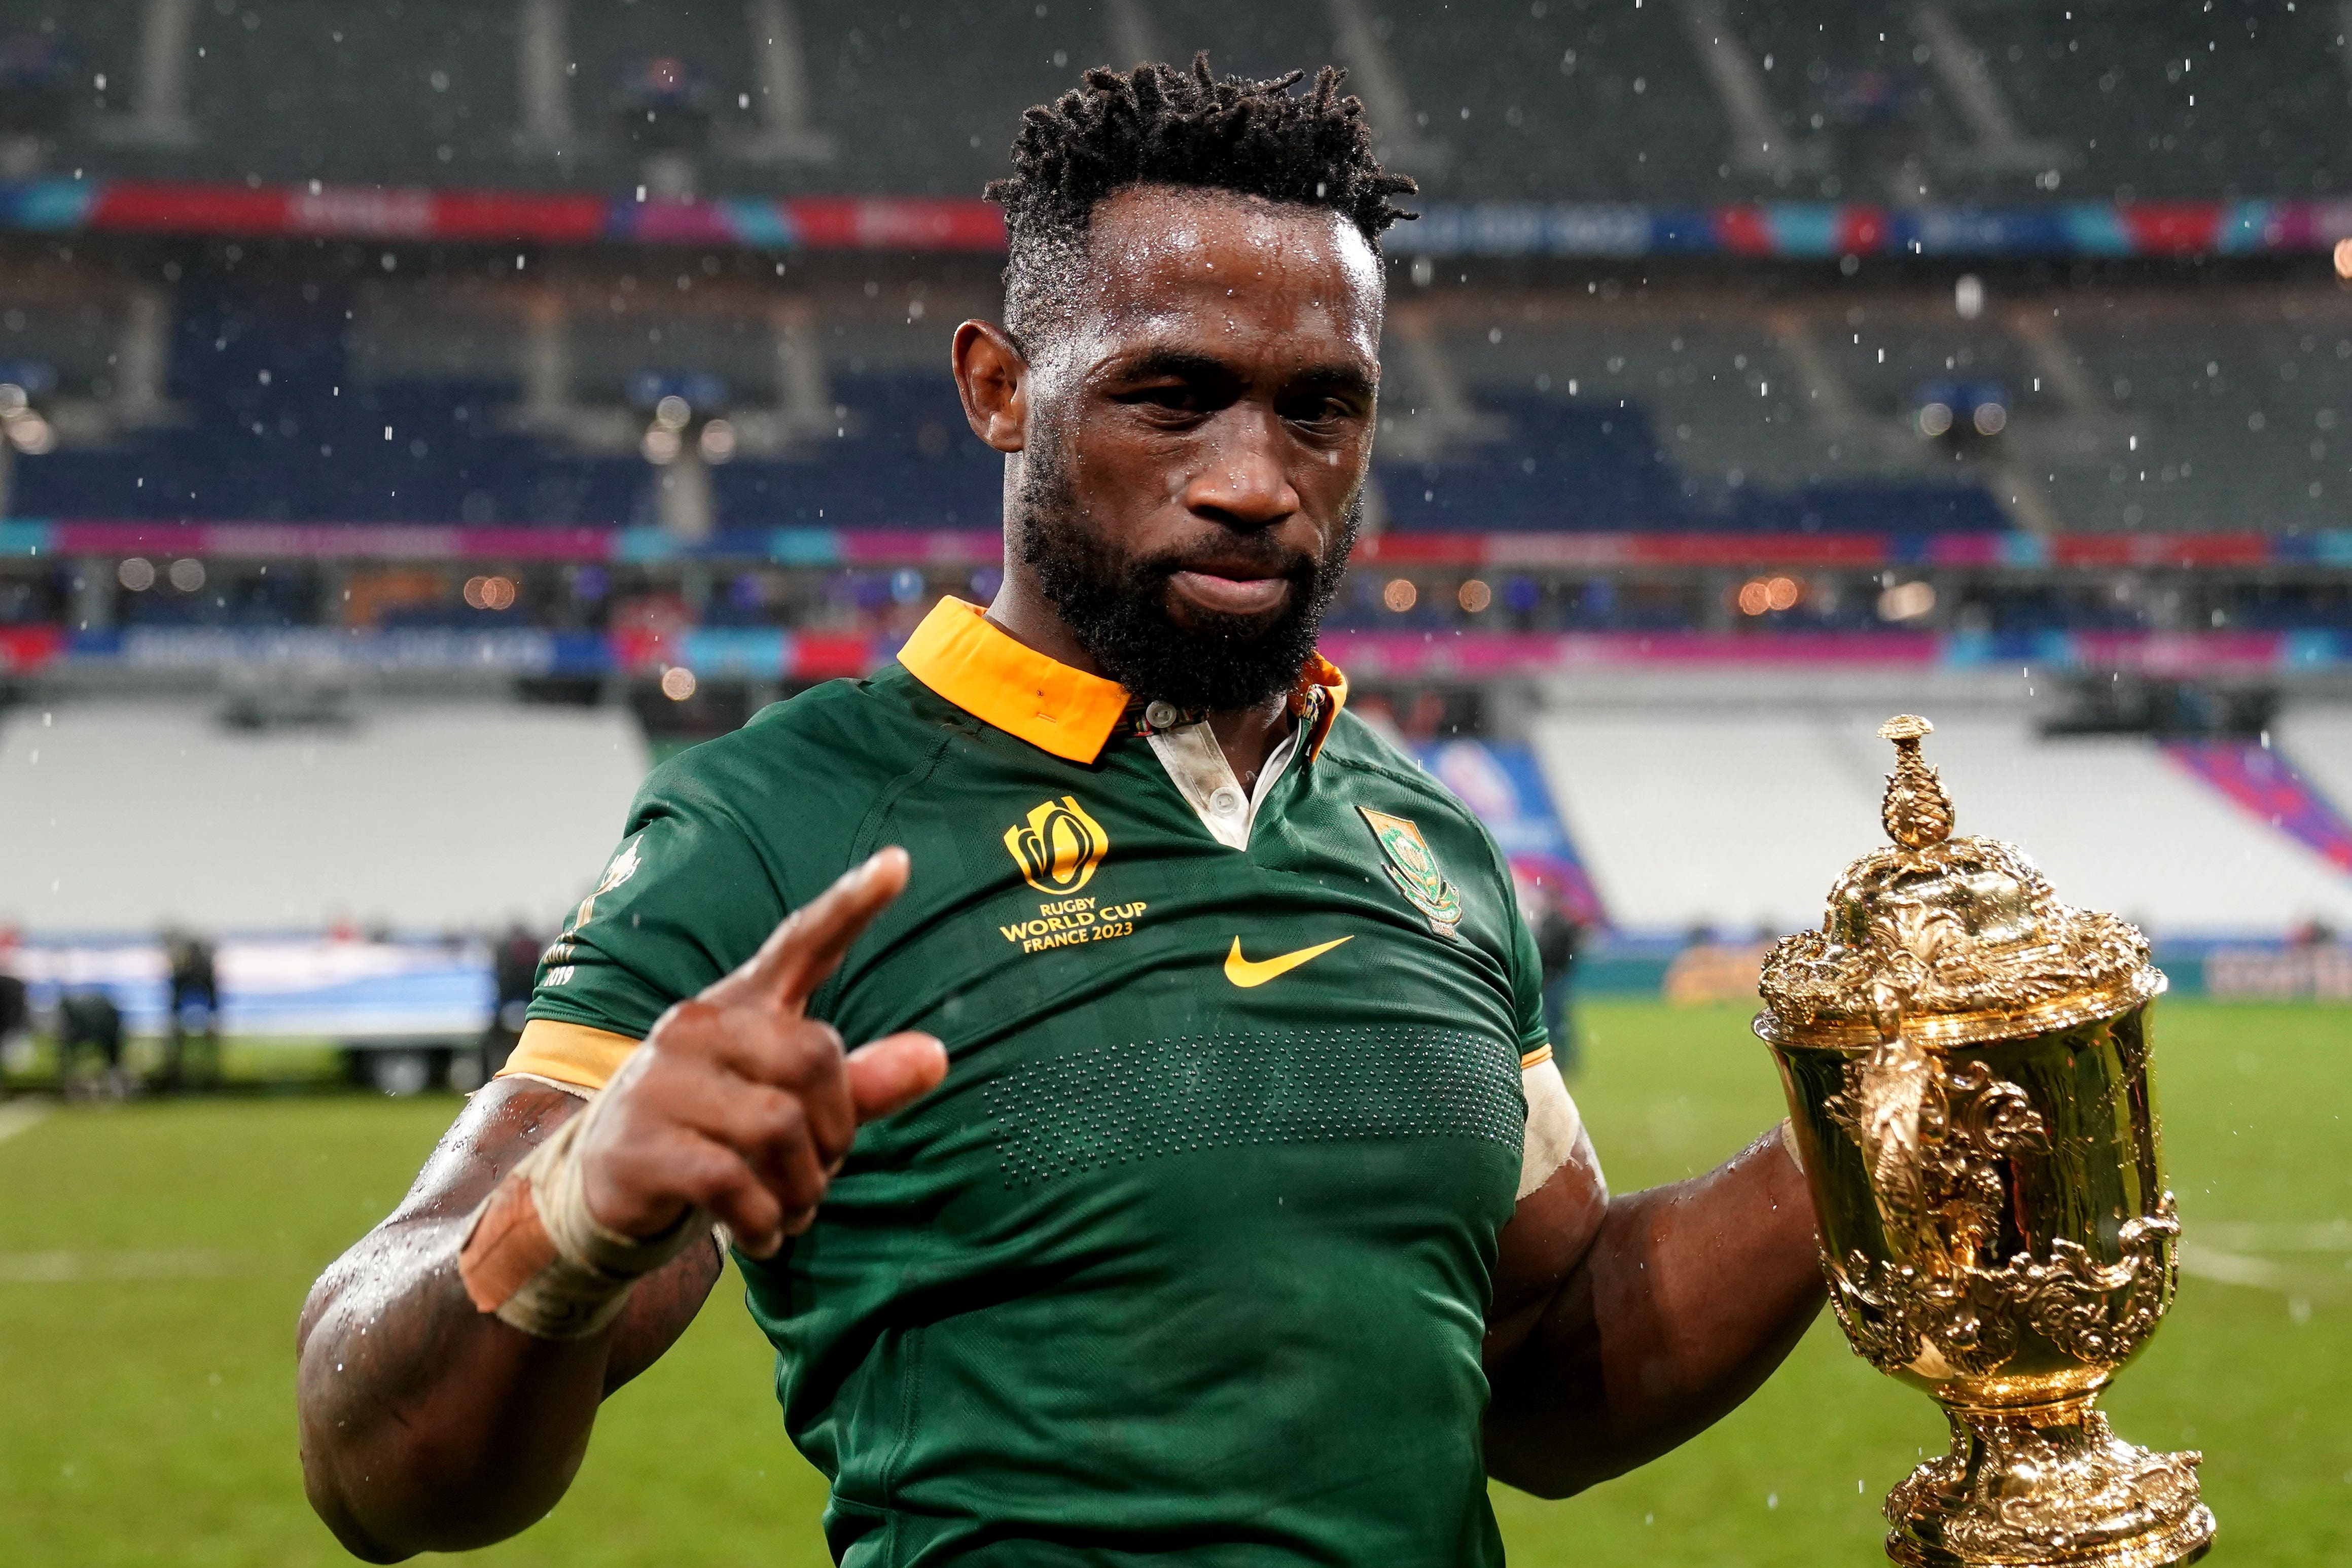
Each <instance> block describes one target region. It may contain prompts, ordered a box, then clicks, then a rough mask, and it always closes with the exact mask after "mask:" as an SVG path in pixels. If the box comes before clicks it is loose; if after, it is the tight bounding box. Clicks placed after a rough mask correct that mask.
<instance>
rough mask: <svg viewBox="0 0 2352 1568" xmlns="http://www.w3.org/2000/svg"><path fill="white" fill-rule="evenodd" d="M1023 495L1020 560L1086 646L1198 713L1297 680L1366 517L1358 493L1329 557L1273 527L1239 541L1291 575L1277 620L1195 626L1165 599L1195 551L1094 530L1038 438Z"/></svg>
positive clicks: (1249, 701) (1274, 570)
mask: <svg viewBox="0 0 2352 1568" xmlns="http://www.w3.org/2000/svg"><path fill="white" fill-rule="evenodd" d="M1020 500H1021V509H1022V513H1023V516H1022V518H1021V520H1020V552H1021V560H1022V562H1023V563H1024V564H1025V565H1026V566H1027V567H1028V568H1029V570H1030V572H1031V573H1032V574H1034V577H1035V579H1036V583H1037V587H1038V589H1039V591H1040V592H1042V593H1043V594H1044V595H1045V597H1046V599H1047V600H1048V601H1049V602H1050V603H1051V604H1052V605H1053V606H1054V608H1055V610H1057V611H1059V612H1060V613H1061V616H1062V619H1063V621H1064V622H1065V623H1066V625H1067V626H1069V628H1070V631H1071V634H1072V635H1073V636H1075V637H1076V638H1077V640H1078V645H1079V646H1080V647H1083V648H1085V649H1086V650H1087V652H1088V653H1090V654H1092V655H1093V656H1094V657H1095V660H1096V662H1097V663H1098V664H1100V665H1101V666H1102V667H1103V669H1104V670H1105V672H1106V673H1108V675H1109V676H1110V678H1111V679H1113V680H1116V681H1118V683H1119V684H1120V685H1121V686H1124V687H1125V688H1127V689H1128V692H1129V695H1131V696H1135V697H1139V698H1144V699H1147V700H1150V699H1160V700H1166V701H1169V702H1172V703H1174V704H1175V705H1176V706H1177V707H1179V708H1182V709H1187V710H1203V709H1206V710H1226V709H1234V708H1249V707H1254V706H1255V705H1256V704H1258V703H1260V702H1263V701H1265V700H1266V699H1267V698H1270V697H1272V696H1274V695H1276V693H1278V692H1286V691H1288V690H1289V689H1291V688H1292V687H1293V686H1294V685H1296V684H1297V680H1298V673H1299V671H1300V670H1301V669H1303V668H1306V665H1307V659H1308V658H1309V657H1311V656H1312V655H1313V654H1314V652H1315V634H1316V632H1317V631H1318V628H1320V626H1322V624H1323V612H1324V611H1325V610H1327V609H1328V608H1329V607H1330V605H1331V600H1332V598H1333V596H1334V595H1337V594H1338V593H1339V583H1340V580H1341V579H1342V578H1343V577H1344V576H1346V574H1347V570H1348V552H1349V549H1351V548H1352V547H1353V546H1354V544H1355V542H1356V529H1357V525H1358V524H1359V523H1360V521H1362V515H1363V501H1362V498H1361V497H1360V496H1359V497H1358V498H1356V499H1355V500H1350V501H1349V503H1348V510H1346V512H1345V513H1344V514H1342V517H1341V520H1340V521H1341V527H1340V531H1339V538H1338V539H1337V540H1336V541H1334V545H1335V548H1334V549H1333V550H1332V551H1331V552H1329V553H1328V555H1326V556H1324V557H1323V558H1322V559H1320V560H1318V559H1317V558H1316V557H1314V556H1312V555H1307V554H1301V553H1295V552H1286V551H1283V550H1281V549H1279V548H1278V547H1276V545H1275V544H1274V543H1273V542H1272V540H1271V538H1270V537H1269V536H1267V535H1264V534H1260V535H1257V536H1255V540H1254V541H1250V542H1245V543H1248V544H1254V545H1255V546H1258V547H1262V550H1263V553H1264V560H1263V564H1262V568H1261V569H1262V570H1263V573H1264V574H1265V575H1266V576H1268V577H1280V578H1282V579H1283V580H1284V581H1286V582H1287V583H1288V584H1290V588H1291V591H1290V595H1289V596H1288V598H1287V600H1286V602H1285V604H1284V606H1283V608H1282V610H1281V611H1280V613H1279V614H1277V615H1276V616H1275V617H1274V619H1272V620H1271V621H1260V620H1257V619H1255V618H1244V617H1239V616H1213V615H1208V616H1204V624H1203V625H1202V626H1200V627H1198V628H1193V627H1188V626H1180V625H1178V624H1177V623H1176V621H1175V620H1174V619H1173V618H1172V617H1171V616H1170V615H1169V614H1168V607H1167V606H1168V596H1167V595H1168V580H1169V578H1170V577H1171V576H1173V575H1174V574H1176V573H1178V572H1181V571H1183V570H1185V569H1186V566H1187V564H1188V563H1187V561H1186V559H1185V557H1184V556H1183V555H1181V553H1180V554H1171V555H1165V556H1154V557H1150V558H1139V557H1135V556H1131V555H1128V554H1126V553H1125V552H1121V551H1120V550H1118V548H1117V547H1116V546H1114V545H1112V544H1111V543H1110V542H1108V541H1107V540H1105V539H1104V538H1102V536H1101V535H1100V534H1099V533H1097V531H1094V530H1093V529H1090V528H1089V527H1087V522H1086V520H1085V518H1084V517H1083V516H1082V515H1081V514H1080V511H1079V509H1078V506H1077V502H1076V500H1075V499H1074V498H1073V496H1072V495H1071V491H1070V483H1069V479H1068V475H1067V473H1066V470H1065V468H1063V466H1062V464H1061V463H1060V462H1059V461H1057V460H1055V458H1054V457H1052V456H1049V455H1048V454H1047V453H1045V452H1042V451H1039V450H1036V449H1035V448H1034V447H1033V449H1032V451H1031V453H1030V457H1029V460H1028V462H1027V464H1026V465H1025V467H1024V471H1023V476H1022V483H1021V494H1020ZM1230 554H1231V552H1230V551H1228V552H1226V558H1228V559H1229V558H1230Z"/></svg>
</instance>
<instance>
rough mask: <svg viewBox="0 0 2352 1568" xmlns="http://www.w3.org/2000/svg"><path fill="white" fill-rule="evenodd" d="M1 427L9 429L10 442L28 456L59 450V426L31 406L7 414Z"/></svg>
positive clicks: (33, 456)
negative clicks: (35, 411)
mask: <svg viewBox="0 0 2352 1568" xmlns="http://www.w3.org/2000/svg"><path fill="white" fill-rule="evenodd" d="M0 428H5V429H6V430H7V432H8V444H9V445H10V446H12V447H16V450H18V451H19V452H22V453H24V454H25V455H26V457H28V458H37V457H39V456H40V455H41V454H42V453H44V452H53V451H55V450H57V446H58V427H57V426H54V425H52V424H50V423H49V422H48V421H47V420H46V419H44V418H42V417H41V416H39V415H37V414H36V413H34V412H33V411H32V410H31V409H29V408H27V409H22V410H20V411H18V412H17V413H15V414H12V415H9V416H6V419H5V424H0Z"/></svg>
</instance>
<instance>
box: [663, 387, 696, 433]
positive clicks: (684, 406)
mask: <svg viewBox="0 0 2352 1568" xmlns="http://www.w3.org/2000/svg"><path fill="white" fill-rule="evenodd" d="M693 417H694V405H692V404H690V403H688V401H687V400H686V399H685V398H683V397H680V396H679V395H677V393H675V392H673V393H671V394H669V395H667V396H666V397H664V398H663V399H662V400H661V401H660V402H659V403H656V404H655V405H654V423H655V424H656V425H658V426H661V427H662V428H663V429H665V430H683V429H685V428H686V425H687V421H688V420H689V419H692V418H693Z"/></svg>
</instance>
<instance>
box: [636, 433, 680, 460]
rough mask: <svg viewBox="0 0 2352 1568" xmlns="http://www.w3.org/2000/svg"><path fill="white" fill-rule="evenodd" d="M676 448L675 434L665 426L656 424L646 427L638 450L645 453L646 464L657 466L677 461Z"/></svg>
mask: <svg viewBox="0 0 2352 1568" xmlns="http://www.w3.org/2000/svg"><path fill="white" fill-rule="evenodd" d="M678 447H679V441H678V438H677V431H675V430H673V429H671V428H670V427H669V426H667V425H661V424H656V425H652V426H647V427H646V438H645V441H644V443H643V444H642V445H641V447H639V450H641V451H643V452H644V453H645V456H646V462H648V463H654V464H656V465H658V464H663V463H674V462H676V461H677V453H678Z"/></svg>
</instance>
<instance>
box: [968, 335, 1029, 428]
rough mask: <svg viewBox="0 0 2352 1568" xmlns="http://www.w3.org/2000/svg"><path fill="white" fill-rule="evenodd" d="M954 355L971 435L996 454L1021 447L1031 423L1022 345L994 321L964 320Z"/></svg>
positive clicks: (1027, 366) (1027, 364)
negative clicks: (985, 443)
mask: <svg viewBox="0 0 2352 1568" xmlns="http://www.w3.org/2000/svg"><path fill="white" fill-rule="evenodd" d="M952 353H953V355H954V360H955V379H956V392H957V394H958V395H961V397H962V398H963V416H964V417H965V418H966V419H968V420H970V421H971V433H972V434H973V435H975V436H977V437H980V438H981V439H982V440H983V441H985V442H987V443H988V444H989V445H990V446H992V447H995V448H996V449H997V450H998V451H1000V452H1018V451H1020V450H1021V449H1022V447H1024V446H1025V445H1026V444H1027V441H1028V425H1029V361H1028V358H1027V356H1025V355H1024V354H1023V353H1022V352H1021V346H1020V345H1019V344H1018V343H1015V342H1013V339H1012V336H1011V335H1010V334H1009V333H1007V332H1006V331H1005V330H1004V329H1003V327H1000V326H998V325H996V323H994V322H993V321H966V322H965V323H964V324H963V325H961V326H960V327H958V328H957V329H956V333H955V347H954V349H953V351H952Z"/></svg>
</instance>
